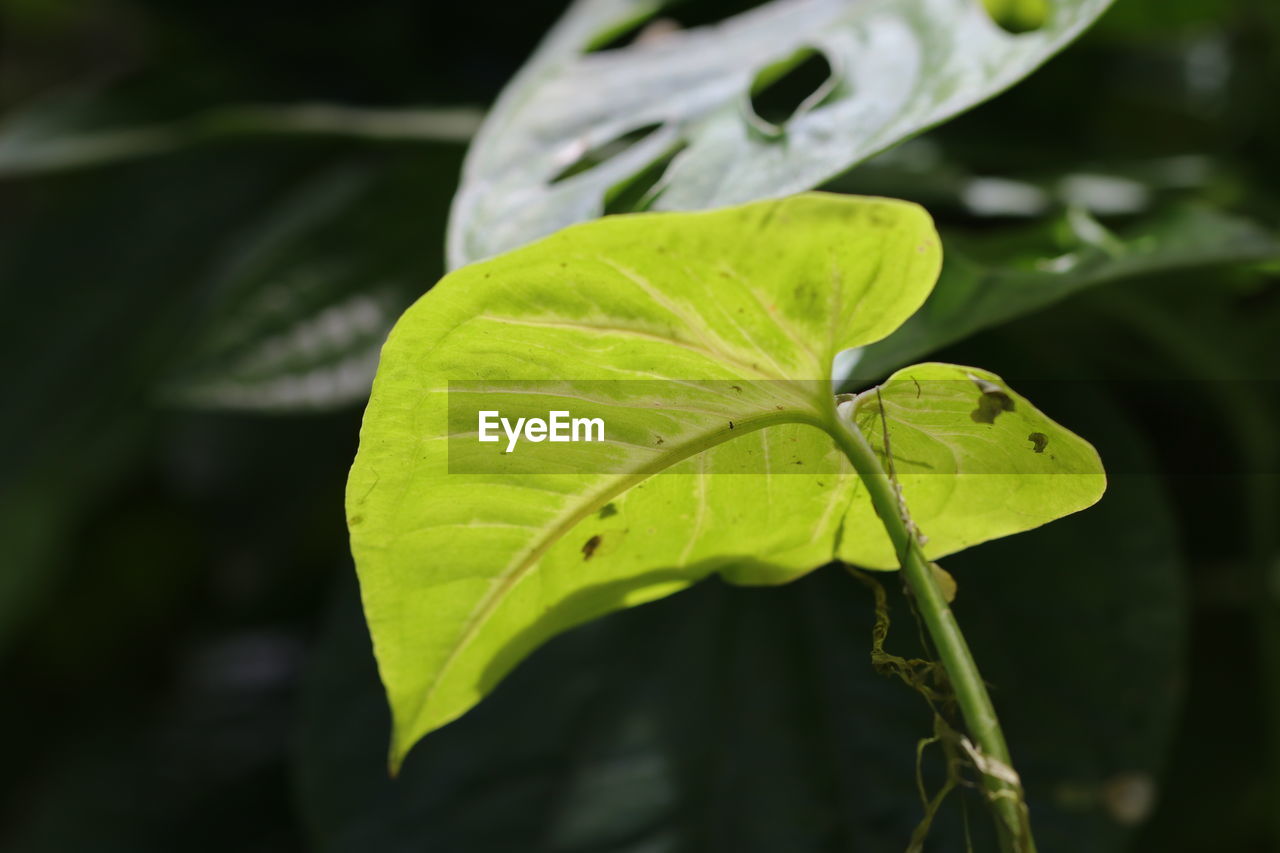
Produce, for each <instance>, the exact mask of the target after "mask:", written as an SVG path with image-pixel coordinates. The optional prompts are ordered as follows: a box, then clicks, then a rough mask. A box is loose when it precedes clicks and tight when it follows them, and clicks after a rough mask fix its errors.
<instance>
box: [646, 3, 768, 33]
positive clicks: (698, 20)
mask: <svg viewBox="0 0 1280 853" xmlns="http://www.w3.org/2000/svg"><path fill="white" fill-rule="evenodd" d="M772 2H773V0H719V2H715V3H708V2H706V0H703V2H690V0H683V2H676V3H672V4H671V6H670V7H669V8H668V9H667V12H666V14H668V15H670V16H672V17H673V18H675V19H676V20H677V21H678V22H679V23H680V25H681V26H682V27H684V28H685V29H690V30H691V29H693V28H694V27H705V26H708V25H715V24H719V23H723V22H724V21H727V20H729V19H730V18H733V17H735V16H737V15H741V14H742V13H744V12H750V11H751V10H752V9H757V8H759V7H761V6H768V5H771V4H772Z"/></svg>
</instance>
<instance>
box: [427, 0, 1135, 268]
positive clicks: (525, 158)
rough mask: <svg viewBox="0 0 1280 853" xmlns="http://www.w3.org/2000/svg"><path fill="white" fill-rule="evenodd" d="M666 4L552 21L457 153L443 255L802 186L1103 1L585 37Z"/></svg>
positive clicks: (819, 8)
mask: <svg viewBox="0 0 1280 853" xmlns="http://www.w3.org/2000/svg"><path fill="white" fill-rule="evenodd" d="M663 5H664V4H663V3H661V2H655V0H580V2H579V3H577V4H576V5H575V6H574V7H573V8H572V9H571V10H570V11H569V12H568V14H567V15H566V16H565V18H564V19H563V20H562V21H561V22H560V24H559V25H558V26H557V27H556V28H555V30H553V31H552V33H551V35H550V36H548V38H547V40H546V42H545V43H544V44H543V45H542V47H541V48H540V49H539V50H538V52H537V53H536V54H535V56H534V58H533V59H532V60H531V61H530V62H529V64H528V65H527V66H526V67H525V69H524V70H523V71H522V72H521V73H520V75H519V76H518V77H517V78H516V79H515V80H514V81H513V82H512V84H511V85H510V86H509V87H508V89H507V91H506V92H505V93H504V94H503V96H502V98H501V99H500V101H499V102H498V104H497V106H496V107H495V109H494V110H493V112H492V113H491V114H490V116H489V118H488V119H487V120H486V122H485V124H484V126H483V128H482V129H481V131H480V133H479V135H478V136H477V138H476V140H475V142H474V145H473V147H472V149H471V152H470V154H469V156H468V160H467V165H466V168H465V171H464V174H463V183H462V187H461V189H460V191H459V193H458V195H457V197H456V200H455V205H454V210H453V217H452V221H451V225H450V236H449V258H450V263H451V265H452V266H455V267H457V266H461V265H462V264H465V263H468V262H470V261H474V260H477V259H480V258H485V257H489V256H491V255H494V254H497V253H499V252H502V251H506V250H508V249H512V248H514V247H516V246H519V245H522V244H524V243H527V242H529V241H530V240H533V239H535V238H537V237H541V236H544V235H546V234H549V233H551V232H553V231H556V230H557V229H560V228H563V227H564V226H566V225H570V224H572V223H574V222H580V221H583V220H589V219H594V218H595V217H597V216H599V215H600V214H601V212H602V211H603V210H604V208H605V204H606V201H607V200H613V201H614V202H615V206H616V205H617V204H622V206H623V209H631V210H634V209H642V208H644V209H654V210H692V209H698V208H706V207H716V206H721V205H726V204H737V203H741V202H744V201H749V200H752V199H757V198H767V197H775V196H781V195H785V194H788V193H794V192H798V191H802V190H807V189H811V188H813V187H815V186H818V185H819V184H821V183H823V182H824V181H825V180H827V179H828V178H831V177H833V176H834V175H837V174H839V173H840V172H842V171H844V170H845V169H848V168H849V167H850V166H852V165H853V164H855V163H857V162H859V161H861V160H863V159H865V158H867V157H868V156H870V155H872V154H874V153H876V152H877V151H880V150H882V149H884V148H887V147H888V146H890V145H893V144H894V143H896V142H899V141H901V140H902V139H904V138H906V137H909V136H911V135H912V134H915V133H918V132H920V131H921V130H924V129H926V128H928V127H930V126H932V125H934V124H937V123H939V122H941V121H943V120H945V119H947V118H949V117H951V116H953V115H955V114H957V113H959V112H962V111H963V110H965V109H968V108H969V107H971V106H973V105H974V104H976V103H979V102H980V101H983V100H985V99H987V98H989V97H991V96H992V95H994V94H996V93H998V92H1000V91H1001V90H1003V89H1005V88H1007V87H1009V86H1010V85H1012V84H1013V83H1015V82H1017V81H1018V80H1020V79H1021V78H1023V77H1025V76H1026V75H1027V74H1029V73H1030V72H1031V71H1033V70H1034V69H1035V68H1036V67H1037V66H1039V65H1040V64H1041V63H1042V62H1044V61H1045V60H1046V59H1048V58H1049V57H1050V56H1052V55H1053V54H1054V53H1055V52H1057V51H1058V50H1060V49H1061V48H1062V47H1063V46H1064V45H1066V44H1067V43H1069V42H1070V41H1071V40H1072V39H1074V38H1075V37H1076V36H1077V35H1078V34H1079V33H1080V32H1081V31H1082V30H1083V29H1084V28H1086V27H1087V26H1088V25H1089V24H1090V23H1092V22H1093V21H1094V19H1096V18H1097V17H1098V16H1099V15H1100V14H1102V12H1103V11H1105V10H1106V8H1107V7H1108V6H1109V5H1110V0H1051V2H1050V3H1049V6H1050V7H1051V8H1050V9H1049V11H1048V14H1047V16H1046V21H1045V24H1044V26H1042V27H1040V28H1039V29H1036V30H1034V31H1032V32H1027V33H1022V34H1019V35H1013V34H1011V33H1009V32H1006V31H1005V30H1003V29H1001V28H1000V27H999V26H997V25H996V24H995V23H994V22H993V20H992V19H991V17H990V14H989V13H988V12H987V10H986V9H985V8H984V6H983V3H982V0H892V2H887V0H775V2H773V3H769V4H767V5H765V6H762V7H760V8H758V9H753V10H751V11H749V12H746V13H744V14H741V15H738V16H736V17H734V18H731V19H729V20H727V21H725V22H723V23H721V24H718V25H715V26H704V27H696V28H693V29H690V30H687V31H674V32H672V31H669V30H663V31H662V32H661V33H659V34H652V33H651V34H647V35H649V37H646V38H638V39H637V40H636V41H635V43H633V44H631V45H629V46H626V47H619V48H615V49H611V50H600V51H595V52H592V49H593V48H595V47H598V46H601V45H602V44H603V43H605V42H607V41H608V39H609V38H610V37H611V36H613V35H615V34H616V33H617V32H618V30H619V29H626V28H627V27H629V26H633V25H636V24H637V23H638V22H643V21H645V20H647V19H648V18H650V17H651V16H653V15H655V14H656V13H657V12H658V11H659V9H660V8H661V7H662V6H663ZM653 32H654V33H656V30H655V31H653ZM805 60H810V61H811V63H812V62H817V63H818V65H819V70H820V71H821V62H822V61H823V60H825V63H826V67H827V68H829V76H827V78H826V81H825V82H823V83H820V84H818V85H817V86H816V88H815V89H814V90H813V91H812V93H811V94H810V95H809V96H808V97H807V98H805V99H804V100H803V101H802V102H800V103H798V104H796V105H795V109H794V111H792V112H791V114H790V115H782V116H779V115H771V114H770V115H765V116H761V115H759V114H757V112H756V111H755V110H754V109H753V107H752V100H751V97H752V95H753V93H755V94H760V93H761V92H762V90H768V88H769V87H771V86H780V85H783V83H784V82H785V78H786V77H787V75H788V72H791V71H793V70H797V69H798V67H799V66H800V65H801V63H803V62H804V61H805ZM784 112H785V110H784ZM668 161H669V163H668ZM664 169H665V172H664V171H663V170H664ZM659 176H660V177H659ZM646 181H649V182H652V183H653V186H652V187H651V188H646V187H645V186H644V184H645V182H646ZM646 189H647V191H646ZM629 195H630V196H634V198H631V199H630V200H626V199H627V198H628V196H629ZM620 199H621V200H622V201H619V200H620Z"/></svg>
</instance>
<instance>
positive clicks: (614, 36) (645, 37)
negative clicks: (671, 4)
mask: <svg viewBox="0 0 1280 853" xmlns="http://www.w3.org/2000/svg"><path fill="white" fill-rule="evenodd" d="M652 14H653V13H652V11H649V12H646V13H645V14H643V15H640V16H639V17H636V18H633V19H631V20H630V21H626V22H624V23H622V24H620V25H619V26H616V27H612V28H610V29H607V30H604V31H602V32H601V33H599V34H598V35H597V36H596V37H595V39H593V40H592V41H591V42H589V43H588V44H587V47H586V49H585V50H584V51H583V53H602V52H604V51H607V50H618V49H619V48H623V47H630V46H631V45H633V44H646V43H650V42H656V41H659V40H661V39H662V38H664V37H665V36H668V35H670V34H671V33H674V32H678V31H679V30H680V22H679V21H676V20H674V19H672V18H654V19H653V20H650V17H651V16H652Z"/></svg>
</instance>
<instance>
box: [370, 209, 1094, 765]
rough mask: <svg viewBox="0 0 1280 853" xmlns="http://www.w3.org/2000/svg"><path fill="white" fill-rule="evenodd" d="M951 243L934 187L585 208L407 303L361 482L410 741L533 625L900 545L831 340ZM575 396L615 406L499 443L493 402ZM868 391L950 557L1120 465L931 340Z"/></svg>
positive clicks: (389, 348) (857, 342)
mask: <svg viewBox="0 0 1280 853" xmlns="http://www.w3.org/2000/svg"><path fill="white" fill-rule="evenodd" d="M939 263H940V252H939V245H938V239H937V235H936V233H935V232H934V230H933V227H932V225H931V223H930V221H929V218H928V216H927V214H925V213H924V211H923V210H922V209H920V208H919V207H916V206H915V205H911V204H908V203H904V202H895V201H886V200H880V199H863V198H856V197H850V196H832V195H823V194H809V195H803V196H798V197H794V198H790V199H785V200H780V201H772V202H760V203H755V204H749V205H745V206H742V207H739V208H730V209H726V210H721V211H715V212H705V213H685V214H642V215H636V216H623V217H610V218H606V219H603V220H599V221H596V222H592V223H588V224H584V225H579V226H575V227H573V228H569V229H566V230H565V231H563V232H561V233H559V234H556V235H554V236H552V237H550V238H548V239H546V240H543V241H541V242H539V243H537V244H535V245H532V246H529V247H526V248H524V249H521V250H518V251H515V252H511V253H509V254H506V255H502V256H499V257H497V258H494V259H492V260H489V261H485V262H482V263H478V264H474V265H471V266H468V267H466V268H464V269H461V270H458V271H456V272H454V273H452V274H451V275H449V276H447V277H446V278H445V279H443V280H442V281H441V282H440V283H439V284H438V285H437V286H436V287H435V288H434V289H433V290H432V291H431V292H430V293H429V294H427V295H426V296H425V297H423V298H422V299H421V300H420V301H419V302H418V303H417V304H416V305H415V306H414V307H413V308H411V309H410V310H409V312H408V313H407V314H406V315H405V316H404V317H403V318H401V320H400V322H399V323H398V325H397V326H396V327H395V329H394V330H393V331H392V333H391V336H390V338H389V339H388V341H387V344H386V347H385V348H384V350H383V354H382V361H381V364H380V367H379V371H378V376H377V378H376V380H375V383H374V389H373V395H372V398H371V400H370V404H369V408H368V411H367V412H366V415H365V421H364V427H363V430H362V433H361V444H360V451H359V454H358V456H357V458H356V462H355V465H354V467H353V469H352V472H351V477H350V480H349V483H348V498H347V502H348V523H349V526H350V528H351V542H352V550H353V553H354V555H355V558H356V564H357V568H358V570H359V573H360V577H361V588H362V594H363V596H364V604H365V611H366V614H367V617H368V620H369V624H370V628H371V632H372V634H373V639H374V646H375V650H376V654H377V657H378V661H379V667H380V669H381V673H382V677H383V680H384V682H385V684H386V687H387V691H388V694H389V697H390V701H391V706H392V712H393V717H394V721H395V726H394V728H395V735H394V739H393V745H392V761H393V764H394V763H398V762H399V761H400V759H401V758H402V757H403V756H404V754H405V753H406V752H407V750H408V749H409V747H410V746H411V745H412V744H413V743H414V741H415V740H417V739H418V738H419V737H420V736H422V735H423V734H425V733H426V732H428V731H430V730H432V729H434V728H437V727H439V726H441V725H443V724H445V723H447V722H449V721H450V720H452V719H454V718H456V717H457V716H459V715H460V714H462V713H463V712H465V711H466V710H467V709H468V708H470V707H471V706H472V705H474V704H475V703H476V702H477V701H479V699H480V698H481V697H482V696H483V695H484V694H485V693H486V692H488V690H489V689H490V688H491V687H492V686H493V685H494V684H495V683H496V682H497V680H498V679H499V678H501V677H502V676H503V675H504V674H505V673H506V672H507V671H509V670H510V669H511V668H512V667H513V666H514V665H515V664H516V663H517V662H518V661H519V660H521V659H522V658H523V657H524V656H526V655H527V654H528V653H529V652H530V651H532V650H533V649H534V648H535V647H536V646H538V645H539V644H541V643H542V642H544V641H545V640H546V639H548V638H549V637H551V636H553V635H555V634H557V633H559V632H561V631H563V630H565V629H567V628H568V627H571V626H573V625H576V624H579V623H581V622H585V621H587V620H589V619H592V618H594V617H596V616H599V615H601V614H604V613H606V612H609V611H611V610H616V609H619V608H622V607H627V606H631V605H636V604H640V603H643V602H646V601H650V600H653V599H656V598H659V597H661V596H664V595H668V594H670V593H672V592H675V591H677V590H680V589H683V588H685V587H687V586H689V585H690V584H692V583H694V582H695V581H697V580H699V579H701V578H703V577H706V576H707V575H709V574H711V573H713V572H719V573H720V574H721V575H722V576H723V577H725V578H726V579H728V580H730V581H731V582H734V583H747V584H776V583H783V582H786V581H789V580H792V579H794V578H796V577H799V576H801V575H803V574H805V573H807V572H808V571H810V570H812V569H813V568H815V567H817V566H820V565H822V564H823V563H826V562H828V561H830V560H831V559H833V558H834V557H836V556H839V557H840V558H842V559H845V560H848V561H850V562H853V563H858V564H861V565H866V566H869V567H876V568H891V567H893V565H894V563H893V559H892V558H893V554H892V551H891V549H890V547H889V542H888V538H887V535H886V534H885V533H884V532H883V530H882V529H880V528H878V526H877V525H876V524H875V523H873V522H874V518H873V515H872V514H871V509H870V502H869V499H868V497H867V494H866V490H865V488H863V487H862V484H861V483H860V481H859V480H858V478H857V477H856V476H855V475H854V474H853V472H852V470H851V468H850V466H849V464H848V463H847V462H846V461H845V460H844V458H843V457H842V456H841V455H840V452H839V450H838V449H837V444H836V442H835V441H834V440H833V438H832V435H833V434H837V431H839V430H844V429H851V428H855V427H853V426H852V424H851V423H850V422H848V421H845V420H842V418H841V415H839V414H838V413H837V409H836V400H835V398H834V397H833V395H832V393H831V380H830V375H831V364H832V360H833V358H834V356H835V354H836V353H837V352H839V351H841V350H844V349H847V348H850V347H856V346H862V345H865V344H868V343H870V342H872V341H874V340H877V339H879V338H883V337H884V336H885V335H887V334H889V333H890V332H892V331H893V329H894V328H896V327H897V326H898V325H900V324H901V323H902V322H903V321H904V320H905V319H906V318H907V317H908V316H909V315H910V314H911V313H912V312H913V311H915V310H916V309H917V308H918V307H919V306H920V304H921V303H922V302H923V300H924V299H925V298H926V297H927V296H928V294H929V291H930V289H931V288H932V286H933V283H934V280H935V278H936V276H937V274H938V268H939ZM912 371H914V372H912ZM868 407H873V408H874V411H875V412H877V413H879V412H883V413H884V418H886V419H887V420H888V421H889V424H888V426H887V427H885V426H884V425H881V424H878V423H873V422H872V420H869V419H868V417H869V416H868V415H867V411H869V409H868ZM556 410H561V411H567V412H572V413H573V414H574V415H575V416H576V415H578V414H584V415H587V416H590V417H591V418H599V419H600V420H601V421H602V422H603V424H605V429H603V430H602V435H601V437H602V438H603V439H604V440H603V441H593V442H578V443H572V442H570V443H559V444H552V443H550V442H540V443H534V444H530V443H528V442H526V443H525V444H524V445H520V446H513V445H511V444H509V443H504V442H501V441H499V442H497V443H484V442H482V441H480V438H481V437H482V429H481V424H480V416H481V413H482V412H485V411H493V412H500V413H501V416H502V417H503V418H507V417H508V415H510V416H511V419H512V420H513V421H515V420H517V419H518V417H526V418H527V417H532V416H533V415H532V413H534V412H541V413H543V414H547V413H549V412H553V411H556ZM854 412H855V415H854V420H855V421H856V422H857V423H858V424H859V426H861V427H863V428H866V429H867V434H868V435H869V436H871V437H872V439H873V441H883V439H884V437H885V436H889V437H890V444H891V445H892V446H891V447H890V448H889V450H890V453H889V455H890V457H891V458H892V459H893V462H892V466H893V468H894V469H895V470H897V469H901V472H902V476H901V479H902V481H903V483H902V485H903V488H904V490H905V497H906V501H907V502H908V503H909V504H910V505H911V506H912V508H913V509H916V507H917V504H918V509H916V511H915V513H914V517H915V521H916V523H917V524H918V525H919V527H920V528H921V530H922V531H923V532H924V533H925V534H926V535H928V536H930V537H931V538H930V539H929V545H928V546H927V548H926V553H927V555H928V556H930V557H939V556H942V555H944V554H947V553H951V552H953V551H955V550H958V549H960V548H964V547H966V546H968V545H970V544H973V543H975V542H980V541H984V540H987V539H992V538H996V537H1000V536H1005V535H1008V534H1011V533H1016V532H1019V531H1022V530H1026V529H1029V528H1032V527H1036V526H1038V525H1041V524H1044V523H1046V522H1048V521H1051V520H1053V519H1055V518H1058V517H1060V516H1062V515H1066V514H1068V513H1071V512H1074V511H1077V510H1079V509H1082V508H1084V507H1086V506H1088V505H1090V504H1092V503H1093V502H1094V501H1095V500H1097V498H1098V497H1099V496H1100V495H1101V492H1102V489H1103V485H1104V483H1103V475H1102V471H1101V466H1100V463H1099V461H1098V458H1097V455H1096V454H1095V453H1094V452H1093V450H1092V448H1091V447H1089V445H1088V444H1086V443H1085V442H1084V441H1082V440H1081V439H1079V438H1077V437H1076V436H1074V435H1072V434H1071V433H1069V432H1067V431H1066V430H1064V429H1063V428H1061V427H1059V426H1058V425H1056V424H1055V423H1053V422H1052V421H1050V420H1049V419H1048V418H1047V417H1045V416H1044V415H1043V414H1041V413H1039V412H1038V411H1036V410H1035V409H1034V408H1033V407H1031V405H1030V404H1029V403H1028V402H1027V401H1026V400H1024V399H1022V398H1021V397H1019V396H1017V395H1016V394H1015V393H1014V392H1013V391H1012V390H1010V389H1009V388H1008V387H1007V386H1005V385H1004V384H1003V383H1002V382H1001V380H1000V379H999V377H996V376H994V375H992V374H989V373H985V372H983V371H978V370H975V369H971V368H961V367H956V366H951V365H920V366H917V367H916V368H912V369H911V370H909V371H907V372H904V373H903V374H901V375H900V376H898V377H895V379H894V380H892V381H891V382H890V383H888V384H887V385H886V386H885V388H884V389H883V390H878V389H872V390H870V391H867V392H864V393H863V394H862V395H861V396H860V397H859V399H858V400H857V401H856V403H855V406H854ZM1032 435H1034V436H1038V437H1039V439H1042V440H1043V441H1042V442H1041V441H1039V440H1032V439H1029V438H1028V436H1032ZM528 436H529V433H526V437H528ZM894 441H896V442H898V443H896V444H894V443H893V442H894ZM1046 448H1047V449H1046ZM508 451H509V452H508ZM988 481H989V482H988ZM951 516H957V517H959V519H960V521H958V522H956V521H952V520H949V519H950V517H951Z"/></svg>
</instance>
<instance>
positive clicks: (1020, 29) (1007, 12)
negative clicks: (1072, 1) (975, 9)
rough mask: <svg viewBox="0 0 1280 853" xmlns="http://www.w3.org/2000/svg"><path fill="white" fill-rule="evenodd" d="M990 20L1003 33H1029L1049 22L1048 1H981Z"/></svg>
mask: <svg viewBox="0 0 1280 853" xmlns="http://www.w3.org/2000/svg"><path fill="white" fill-rule="evenodd" d="M982 5H983V6H985V7H986V9H987V14H988V15H990V16H991V20H993V21H995V22H996V25H997V26H999V27H1000V29H1002V30H1004V31H1005V32H1009V33H1013V34H1014V35H1017V34H1018V33H1029V32H1031V31H1032V30H1038V29H1040V28H1041V27H1043V26H1044V25H1045V24H1046V23H1048V22H1049V0H982Z"/></svg>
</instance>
